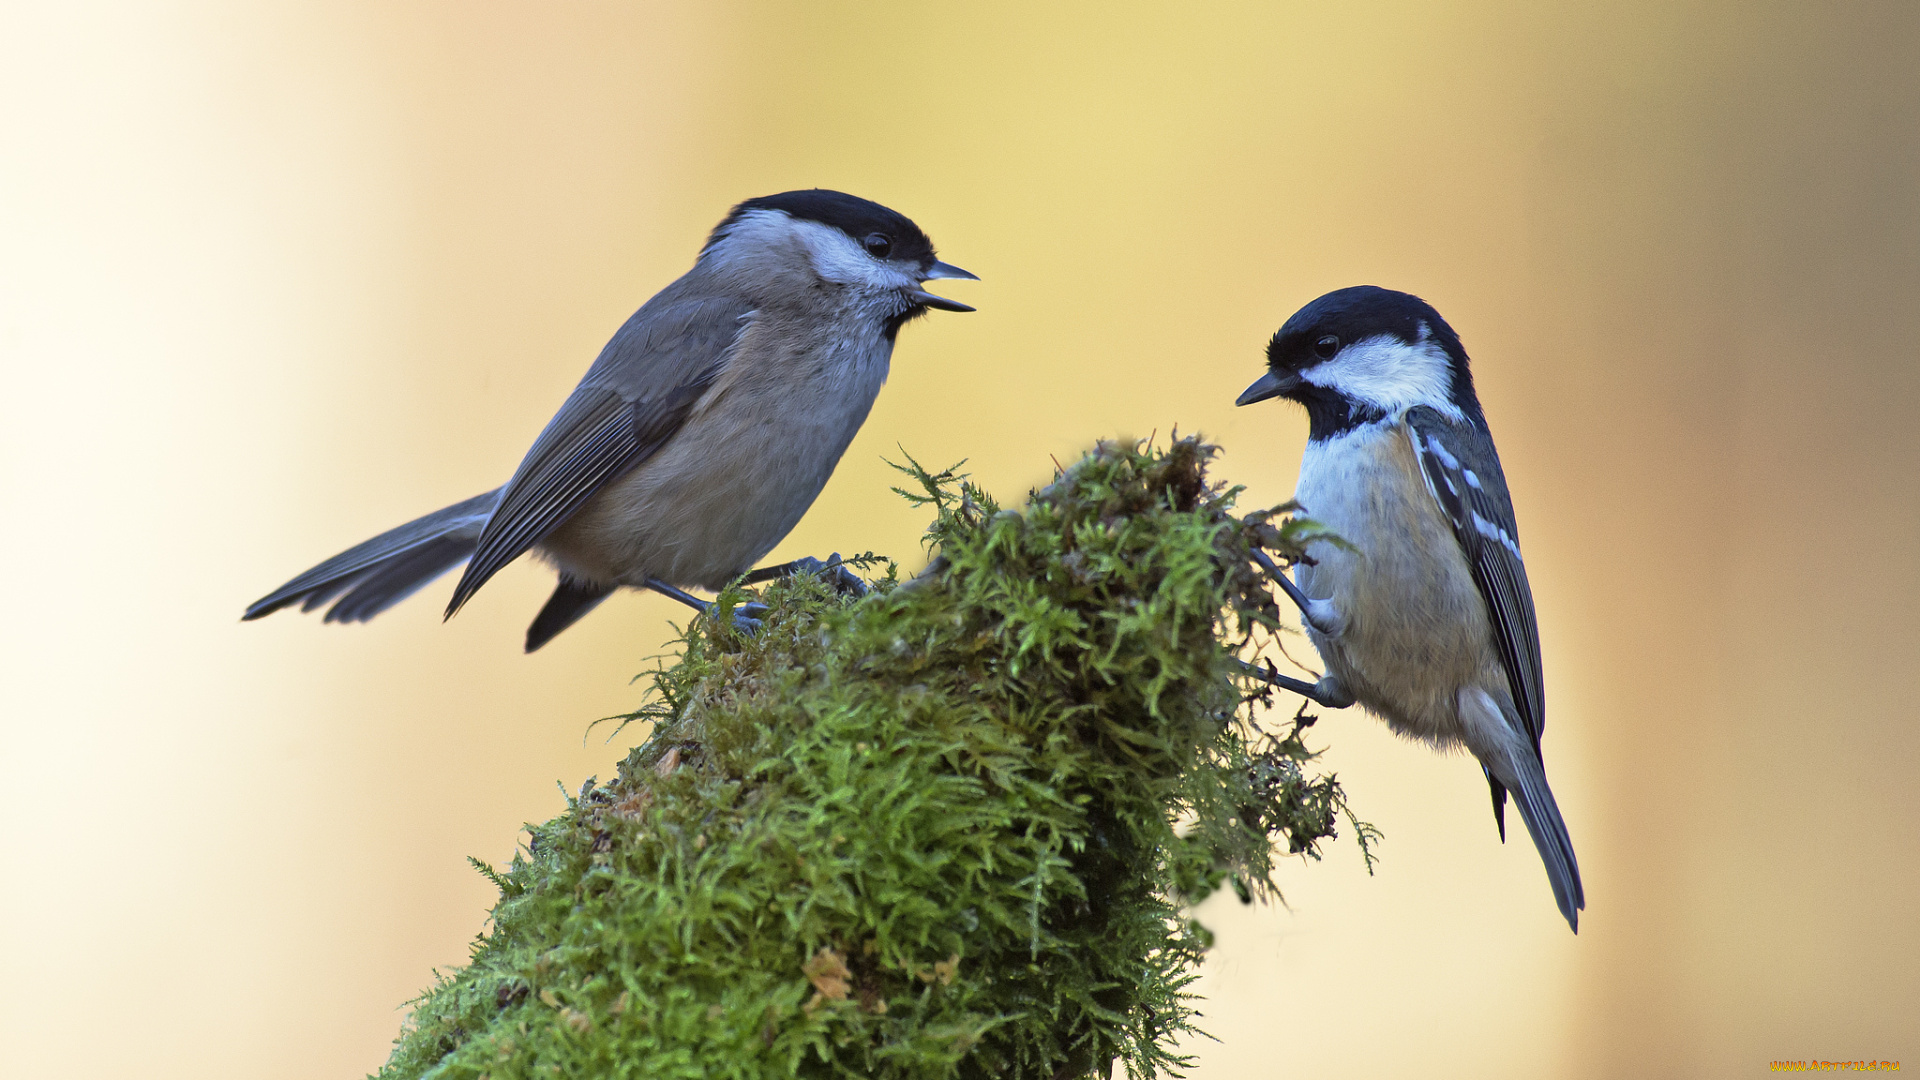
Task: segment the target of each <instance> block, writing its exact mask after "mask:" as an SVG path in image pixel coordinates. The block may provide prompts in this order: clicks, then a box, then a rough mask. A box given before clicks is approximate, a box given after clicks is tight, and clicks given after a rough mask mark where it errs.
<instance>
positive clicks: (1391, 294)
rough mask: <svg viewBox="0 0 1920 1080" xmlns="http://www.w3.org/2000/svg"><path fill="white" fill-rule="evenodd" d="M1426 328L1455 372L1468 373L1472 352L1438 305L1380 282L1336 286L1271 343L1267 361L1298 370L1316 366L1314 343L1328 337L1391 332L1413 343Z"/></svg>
mask: <svg viewBox="0 0 1920 1080" xmlns="http://www.w3.org/2000/svg"><path fill="white" fill-rule="evenodd" d="M1422 326H1424V327H1426V332H1427V333H1428V334H1431V335H1432V338H1433V342H1434V344H1436V345H1439V346H1440V348H1441V350H1442V351H1444V352H1445V353H1446V354H1447V356H1448V358H1449V359H1451V360H1452V361H1453V363H1454V367H1455V370H1456V371H1459V372H1462V373H1464V372H1465V371H1466V369H1467V353H1466V350H1465V349H1463V348H1462V347H1461V345H1460V335H1459V334H1456V333H1454V332H1453V327H1451V326H1448V325H1447V320H1445V319H1443V318H1441V317H1440V313H1439V312H1438V311H1435V310H1434V309H1433V305H1432V304H1429V303H1427V302H1426V301H1425V300H1422V299H1420V298H1419V297H1417V296H1415V295H1413V294H1412V293H1403V292H1395V291H1393V290H1392V289H1383V288H1381V287H1379V286H1378V285H1355V286H1353V287H1352V288H1348V289H1335V290H1334V291H1333V292H1330V293H1328V294H1326V295H1325V296H1322V297H1321V298H1319V299H1318V300H1315V301H1313V302H1312V303H1310V304H1308V305H1307V306H1306V307H1303V308H1301V309H1300V310H1299V311H1296V312H1294V313H1293V317H1292V318H1290V319H1288V320H1287V322H1286V325H1284V326H1282V327H1281V328H1280V330H1279V332H1278V333H1276V334H1274V335H1273V340H1272V341H1270V342H1268V343H1267V363H1268V364H1270V365H1272V366H1274V367H1280V368H1289V369H1292V370H1296V371H1297V370H1299V369H1301V368H1306V367H1312V366H1313V365H1314V364H1315V363H1318V362H1319V361H1320V360H1321V359H1322V357H1320V356H1317V355H1316V354H1315V353H1314V346H1315V344H1316V343H1318V342H1319V341H1320V339H1321V338H1324V337H1328V336H1332V337H1336V338H1338V339H1340V344H1341V345H1343V346H1344V345H1351V344H1353V343H1354V342H1356V341H1365V340H1366V339H1368V338H1371V337H1379V336H1380V335H1381V334H1392V335H1393V336H1395V337H1397V338H1399V339H1400V340H1401V341H1404V342H1406V343H1407V344H1409V345H1412V344H1414V343H1416V342H1418V341H1419V340H1420V334H1421V327H1422Z"/></svg>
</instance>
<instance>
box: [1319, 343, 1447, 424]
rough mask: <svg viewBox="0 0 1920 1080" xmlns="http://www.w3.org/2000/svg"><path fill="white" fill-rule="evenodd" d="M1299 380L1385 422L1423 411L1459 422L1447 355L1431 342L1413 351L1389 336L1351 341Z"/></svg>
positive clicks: (1422, 344)
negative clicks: (1415, 409)
mask: <svg viewBox="0 0 1920 1080" xmlns="http://www.w3.org/2000/svg"><path fill="white" fill-rule="evenodd" d="M1300 377H1301V378H1302V379H1303V380H1305V381H1306V382H1309V383H1312V384H1313V385H1315V386H1319V387H1324V388H1326V389H1328V390H1332V391H1333V392H1335V393H1337V394H1341V395H1344V396H1345V397H1347V398H1350V399H1352V400H1354V401H1358V402H1362V403H1364V404H1367V405H1371V406H1373V407H1374V408H1376V409H1379V410H1380V411H1381V412H1383V413H1386V414H1387V415H1388V416H1399V415H1400V414H1402V413H1404V412H1406V411H1407V410H1408V409H1411V408H1413V407H1414V406H1416V405H1425V406H1427V407H1428V408H1431V409H1433V410H1435V411H1437V412H1439V413H1440V414H1441V415H1443V416H1447V417H1450V418H1453V419H1459V417H1460V410H1459V408H1458V407H1456V406H1455V405H1454V404H1453V402H1452V400H1451V395H1450V393H1449V391H1450V390H1451V387H1452V384H1453V376H1452V369H1451V368H1450V367H1449V365H1448V362H1447V354H1446V353H1445V352H1444V351H1442V350H1441V348H1440V346H1439V345H1438V344H1436V343H1434V342H1433V341H1432V340H1431V339H1430V338H1422V339H1421V340H1420V341H1417V342H1415V343H1413V344H1412V345H1409V344H1407V343H1406V342H1404V341H1401V340H1400V339H1399V338H1397V337H1394V336H1393V335H1391V334H1382V335H1380V336H1378V337H1371V338H1368V339H1366V340H1365V341H1356V342H1354V343H1353V344H1351V345H1349V346H1347V347H1346V348H1344V349H1341V350H1340V352H1339V353H1338V354H1336V355H1335V356H1334V357H1333V359H1331V360H1327V361H1324V362H1322V363H1319V364H1315V365H1314V366H1313V367H1310V368H1307V369H1306V370H1305V371H1302V372H1301V373H1300Z"/></svg>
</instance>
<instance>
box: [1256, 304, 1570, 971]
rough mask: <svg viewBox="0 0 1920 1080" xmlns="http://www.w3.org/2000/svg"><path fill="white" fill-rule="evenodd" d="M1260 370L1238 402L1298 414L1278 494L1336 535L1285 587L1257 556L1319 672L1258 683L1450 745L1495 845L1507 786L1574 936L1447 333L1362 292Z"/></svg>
mask: <svg viewBox="0 0 1920 1080" xmlns="http://www.w3.org/2000/svg"><path fill="white" fill-rule="evenodd" d="M1267 365H1268V371H1267V373H1266V374H1265V375H1263V376H1261V377H1260V378H1259V380H1257V381H1256V382H1255V383H1254V384H1253V385H1252V386H1249V387H1248V388H1247V390H1246V392H1245V393H1243V394H1241V395H1240V398H1239V401H1238V402H1237V404H1240V405H1250V404H1252V403H1253V402H1256V401H1265V400H1266V399H1268V398H1274V397H1284V398H1289V399H1291V400H1293V401H1297V402H1299V403H1300V404H1301V405H1304V406H1305V407H1306V410H1307V418H1308V423H1309V429H1308V434H1307V448H1306V453H1305V454H1304V455H1303V456H1302V457H1301V460H1300V482H1299V487H1298V489H1297V490H1296V492H1295V495H1294V497H1295V499H1296V501H1298V502H1299V504H1300V507H1301V512H1302V513H1304V514H1306V515H1307V516H1309V517H1311V518H1312V519H1314V520H1315V521H1318V522H1320V523H1322V524H1324V525H1326V526H1327V527H1328V528H1329V529H1331V530H1332V531H1333V532H1334V533H1335V534H1337V535H1338V536H1339V537H1341V538H1342V539H1343V540H1345V541H1346V543H1347V544H1348V545H1351V546H1350V547H1343V546H1341V545H1338V544H1334V543H1328V542H1320V543H1316V544H1313V545H1312V546H1311V547H1310V549H1309V553H1310V555H1311V558H1312V562H1311V563H1302V564H1301V565H1300V567H1299V568H1298V570H1297V571H1296V573H1297V576H1298V578H1299V581H1298V583H1297V585H1296V584H1295V583H1293V582H1289V581H1287V579H1286V577H1285V575H1284V574H1282V573H1280V571H1279V570H1278V569H1277V568H1274V567H1273V566H1272V564H1271V563H1269V564H1268V567H1269V570H1271V571H1272V572H1273V573H1274V575H1275V576H1276V578H1278V579H1279V581H1280V583H1281V585H1282V587H1283V588H1284V589H1285V590H1286V591H1287V592H1288V594H1289V595H1291V596H1292V597H1293V598H1294V600H1295V602H1296V603H1298V604H1299V605H1300V607H1301V610H1302V612H1303V613H1304V614H1305V616H1306V617H1305V620H1304V621H1305V623H1306V624H1307V633H1308V635H1309V637H1311V639H1312V640H1313V643H1314V646H1315V647H1316V648H1317V649H1318V650H1319V652H1320V655H1321V657H1322V659H1323V660H1324V661H1325V663H1326V667H1327V675H1326V677H1325V678H1323V679H1321V680H1320V681H1319V682H1318V683H1313V684H1308V683H1305V682H1303V681H1300V680H1290V679H1284V678H1275V679H1274V681H1276V682H1279V683H1281V684H1282V685H1285V686H1287V687H1288V688H1289V689H1294V690H1296V691H1299V692H1301V693H1303V694H1305V695H1307V696H1308V697H1310V698H1312V699H1313V700H1316V701H1319V702H1321V703H1322V704H1325V705H1328V706H1331V707H1335V708H1338V707H1343V706H1345V705H1350V704H1353V703H1354V702H1356V701H1357V702H1358V703H1360V704H1361V705H1364V706H1366V707H1367V709H1368V710H1370V711H1372V712H1373V713H1375V714H1377V715H1378V716H1380V717H1381V718H1383V719H1385V720H1386V722H1387V725H1388V726H1389V727H1391V728H1392V729H1393V730H1394V731H1396V732H1399V733H1400V734H1402V735H1407V736H1410V737H1412V738H1416V739H1421V740H1423V741H1425V742H1427V743H1430V744H1432V745H1433V746H1434V747H1436V748H1439V749H1449V748H1452V747H1456V746H1464V747H1466V748H1467V749H1468V750H1469V751H1470V752H1472V754H1473V756H1474V757H1475V758H1476V759H1478V760H1479V762H1480V765H1481V767H1482V768H1483V769H1484V770H1485V772H1486V776H1487V783H1488V784H1489V785H1490V786H1491V788H1492V792H1493V816H1494V820H1495V822H1496V823H1498V825H1499V828H1500V836H1501V838H1502V839H1503V840H1504V839H1505V838H1506V820H1505V808H1506V802H1507V795H1508V793H1509V792H1511V793H1512V795H1513V798H1514V802H1515V804H1516V805H1518V807H1519V808H1520V817H1521V819H1522V820H1523V821H1525V822H1526V825H1527V832H1528V833H1529V834H1530V835H1531V836H1532V837H1533V843H1534V846H1535V847H1536V848H1538V849H1539V851H1540V859H1541V861H1542V862H1543V863H1545V864H1546V869H1547V879H1548V881H1549V882H1550V883H1551V884H1552V886H1553V898H1554V901H1555V902H1556V903H1557V904H1558V905H1559V906H1560V913H1561V914H1562V915H1564V916H1565V917H1566V920H1567V924H1568V925H1569V926H1571V927H1572V928H1573V929H1574V931H1575V932H1576V933H1577V932H1578V931H1579V928H1580V923H1579V919H1580V912H1581V910H1582V909H1584V908H1585V907H1586V896H1585V893H1584V891H1583V889H1582V888H1581V885H1580V864H1579V862H1578V861H1577V860H1575V858H1574V855H1573V842H1572V841H1571V840H1570V839H1568V837H1567V826H1566V823H1565V822H1563V821H1562V820H1561V818H1560V808H1559V806H1558V805H1556V804H1555V802H1554V799H1553V791H1552V789H1551V788H1549V787H1548V786H1547V773H1546V768H1545V765H1544V763H1543V759H1542V757H1541V753H1540V735H1541V732H1542V730H1543V729H1544V728H1545V725H1546V701H1545V695H1544V693H1543V683H1542V677H1541V671H1540V634H1539V630H1538V629H1537V627H1536V626H1535V622H1534V611H1533V593H1532V591H1531V590H1530V589H1529V588H1528V586H1527V572H1526V566H1525V564H1524V563H1523V562H1522V561H1521V558H1520V535H1519V530H1518V528H1517V527H1516V526H1515V524H1514V516H1513V502H1512V500H1511V499H1510V498H1509V497H1508V494H1507V483H1506V478H1505V476H1504V475H1503V474H1502V473H1501V470H1500V456H1499V455H1498V454H1497V453H1495V452H1494V448H1493V435H1492V433H1491V432H1490V431H1488V429H1487V420H1486V416H1485V415H1484V414H1483V413H1482V411H1481V409H1480V402H1479V399H1478V398H1476V397H1475V396H1474V392H1473V375H1472V373H1471V372H1470V371H1469V370H1468V367H1467V354H1466V351H1465V350H1464V349H1462V348H1461V346H1460V337H1459V335H1458V334H1456V333H1454V331H1453V328H1452V327H1450V326H1448V325H1447V323H1446V320H1444V319H1442V318H1441V317H1440V313H1439V312H1437V311H1435V310H1434V309H1433V308H1432V307H1431V306H1429V305H1428V304H1427V303H1426V302H1425V301H1423V300H1421V299H1420V298H1419V297H1416V296H1410V295H1408V294H1406V293H1402V292H1393V291H1391V290H1389V289H1381V288H1375V287H1373V286H1364V285H1363V286H1358V287H1355V288H1351V289H1341V290H1339V291H1337V292H1331V293H1328V294H1327V295H1325V296H1322V297H1320V298H1319V299H1318V300H1315V301H1313V302H1312V303H1310V304H1308V305H1307V306H1306V307H1304V308H1301V309H1300V310H1299V311H1298V312H1296V313H1295V314H1294V316H1293V317H1292V318H1290V319H1288V320H1287V322H1286V325H1284V326H1282V327H1281V328H1280V331H1279V333H1277V334H1275V335H1274V336H1273V340H1272V342H1271V343H1269V344H1268V346H1267Z"/></svg>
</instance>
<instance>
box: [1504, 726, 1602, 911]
mask: <svg viewBox="0 0 1920 1080" xmlns="http://www.w3.org/2000/svg"><path fill="white" fill-rule="evenodd" d="M1514 757H1515V758H1517V759H1518V760H1516V761H1514V762H1513V764H1514V768H1513V770H1512V772H1513V774H1514V775H1512V776H1508V777H1502V778H1501V780H1502V782H1503V783H1504V784H1505V786H1506V788H1507V789H1508V790H1509V791H1511V792H1512V793H1513V802H1514V805H1515V806H1517V807H1519V808H1520V820H1522V821H1524V822H1526V823H1527V833H1528V835H1530V836H1532V837H1533V846H1534V847H1535V848H1538V849H1539V851H1540V861H1541V862H1542V863H1544V864H1545V865H1546V868H1547V881H1548V882H1549V883H1550V884H1551V885H1552V886H1553V900H1554V903H1556V904H1558V905H1559V906H1560V914H1561V915H1563V916H1565V918H1566V920H1567V925H1568V926H1570V927H1572V928H1573V932H1574V933H1576V934H1577V933H1579V932H1580V912H1581V911H1583V910H1585V909H1586V906H1587V893H1586V889H1585V888H1583V887H1582V886H1581V884H1580V862H1579V860H1578V859H1576V858H1574V854H1573V840H1572V838H1571V837H1569V836H1568V835H1567V823H1566V822H1565V821H1563V820H1561V818H1560V806H1559V804H1558V803H1556V802H1554V799H1553V789H1552V788H1550V787H1548V786H1547V773H1546V770H1545V769H1543V768H1541V766H1540V762H1539V760H1538V759H1536V758H1534V757H1533V756H1532V755H1530V754H1516V755H1514Z"/></svg>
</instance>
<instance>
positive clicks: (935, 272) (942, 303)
mask: <svg viewBox="0 0 1920 1080" xmlns="http://www.w3.org/2000/svg"><path fill="white" fill-rule="evenodd" d="M941 278H956V279H959V280H964V281H979V280H980V279H979V278H978V277H976V276H974V275H973V274H969V273H967V272H966V271H965V270H962V269H960V268H959V267H957V266H955V265H953V264H952V263H943V262H935V263H934V264H933V265H932V266H930V267H928V268H927V275H926V276H925V277H923V278H921V279H920V280H921V281H938V280H939V279H941ZM907 295H908V296H910V297H912V298H913V299H914V301H915V302H916V303H921V304H925V305H926V306H928V307H930V308H939V309H940V310H941V311H972V310H973V309H972V308H970V307H968V306H967V305H965V304H963V303H961V302H960V301H958V300H949V299H947V298H946V297H944V296H935V295H933V294H932V293H930V292H928V291H926V290H925V289H915V290H914V291H912V292H910V293H908V294H907Z"/></svg>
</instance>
